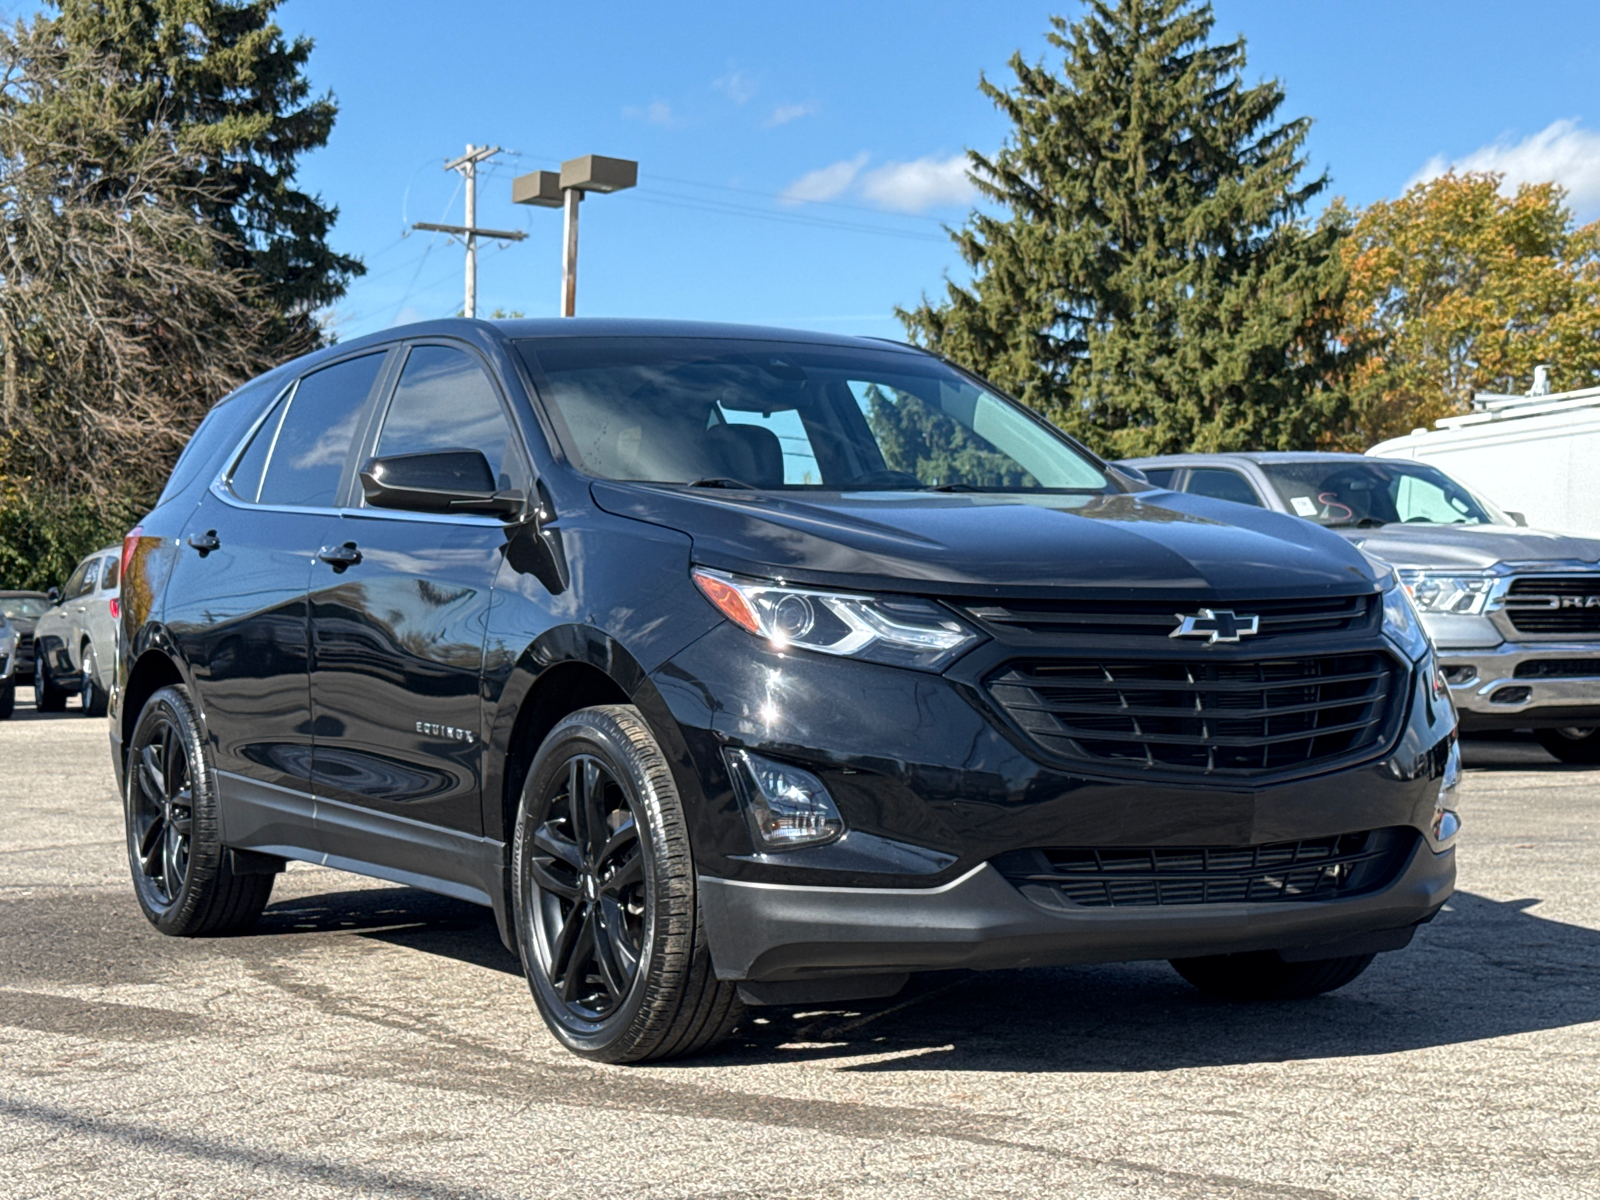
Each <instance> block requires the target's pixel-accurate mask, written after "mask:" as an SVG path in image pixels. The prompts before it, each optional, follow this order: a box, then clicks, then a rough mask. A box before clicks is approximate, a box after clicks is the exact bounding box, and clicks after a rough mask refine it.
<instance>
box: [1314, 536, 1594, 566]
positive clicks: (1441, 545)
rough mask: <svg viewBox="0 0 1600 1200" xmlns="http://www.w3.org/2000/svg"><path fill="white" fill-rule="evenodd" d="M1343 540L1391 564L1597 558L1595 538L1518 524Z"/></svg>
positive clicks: (1516, 562)
mask: <svg viewBox="0 0 1600 1200" xmlns="http://www.w3.org/2000/svg"><path fill="white" fill-rule="evenodd" d="M1340 532H1341V533H1342V534H1343V535H1344V537H1345V538H1347V539H1348V540H1349V541H1351V542H1352V543H1354V544H1355V545H1357V546H1360V547H1361V548H1362V549H1363V550H1365V551H1366V552H1367V553H1368V554H1370V555H1372V556H1373V557H1374V558H1377V559H1381V560H1382V561H1384V562H1386V563H1388V564H1390V565H1391V566H1395V567H1421V568H1428V567H1438V568H1442V569H1445V570H1452V569H1455V570H1480V569H1483V568H1487V567H1493V566H1498V565H1501V564H1504V565H1506V566H1509V567H1518V566H1529V565H1545V564H1549V563H1558V562H1559V563H1575V562H1576V563H1594V562H1596V561H1600V541H1596V540H1595V539H1593V538H1580V537H1568V536H1567V535H1566V534H1561V533H1546V532H1544V531H1543V530H1539V529H1526V528H1523V527H1522V526H1520V525H1471V526H1451V525H1409V526H1408V525H1385V526H1383V527H1382V528H1381V529H1346V530H1341V531H1340Z"/></svg>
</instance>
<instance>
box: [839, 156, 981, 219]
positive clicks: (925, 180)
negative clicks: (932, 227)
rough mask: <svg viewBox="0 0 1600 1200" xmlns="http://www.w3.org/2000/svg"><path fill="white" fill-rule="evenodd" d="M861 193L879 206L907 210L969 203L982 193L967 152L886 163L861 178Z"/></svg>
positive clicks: (922, 210) (919, 210) (912, 211)
mask: <svg viewBox="0 0 1600 1200" xmlns="http://www.w3.org/2000/svg"><path fill="white" fill-rule="evenodd" d="M861 193H862V195H864V196H865V197H866V198H867V199H868V200H870V201H871V202H872V203H873V204H876V205H877V206H878V207H879V208H887V209H889V210H891V211H893V212H904V213H919V212H924V211H926V210H927V209H930V208H937V207H941V206H944V205H952V204H968V203H970V202H971V201H972V200H973V199H974V198H975V197H976V196H977V194H978V193H977V189H976V188H974V187H973V186H972V181H971V180H970V179H968V178H967V156H966V155H965V154H953V155H951V156H950V157H949V158H919V159H916V160H914V161H912V162H900V163H885V164H884V165H883V166H881V167H875V168H874V169H872V170H871V171H868V172H867V173H866V174H865V175H863V176H862V177H861Z"/></svg>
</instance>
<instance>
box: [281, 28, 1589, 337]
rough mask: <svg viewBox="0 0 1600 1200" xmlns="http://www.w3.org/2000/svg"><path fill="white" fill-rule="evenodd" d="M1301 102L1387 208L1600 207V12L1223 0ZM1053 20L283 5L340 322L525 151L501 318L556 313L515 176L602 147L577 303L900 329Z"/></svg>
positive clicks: (428, 286)
mask: <svg viewBox="0 0 1600 1200" xmlns="http://www.w3.org/2000/svg"><path fill="white" fill-rule="evenodd" d="M1215 9H1216V14H1217V30H1216V32H1217V35H1218V36H1219V37H1227V36H1232V35H1233V34H1236V33H1243V34H1244V35H1245V36H1246V37H1247V39H1248V40H1249V55H1250V63H1249V69H1248V73H1249V75H1250V77H1252V78H1258V77H1262V76H1276V77H1277V78H1279V79H1280V80H1282V82H1283V84H1284V85H1285V87H1286V89H1287V92H1288V100H1287V103H1286V105H1285V108H1284V110H1283V112H1284V115H1285V116H1297V115H1308V116H1311V117H1313V118H1314V119H1315V121H1316V124H1315V126H1314V129H1313V132H1312V135H1311V139H1310V155H1311V161H1312V164H1313V168H1314V169H1316V170H1322V169H1326V170H1328V172H1329V173H1330V174H1331V176H1332V178H1333V188H1332V191H1331V193H1330V194H1340V195H1344V196H1347V197H1348V198H1349V199H1350V200H1352V201H1353V202H1356V203H1366V202H1369V201H1372V200H1375V199H1379V198H1382V197H1387V196H1393V195H1396V194H1398V193H1399V192H1400V191H1401V190H1402V189H1403V188H1404V187H1405V186H1406V184H1407V183H1408V182H1410V181H1412V180H1413V179H1415V178H1417V177H1418V176H1419V175H1420V174H1422V173H1424V172H1427V171H1430V170H1431V171H1437V170H1439V169H1441V168H1442V167H1443V166H1444V165H1446V164H1448V163H1451V162H1455V163H1461V164H1464V165H1470V166H1480V167H1482V166H1487V167H1501V168H1503V169H1507V170H1510V171H1512V172H1513V173H1514V174H1523V175H1529V176H1532V177H1550V176H1555V177H1557V178H1560V179H1562V180H1563V181H1565V182H1566V183H1567V184H1568V186H1569V187H1571V188H1572V190H1573V202H1574V206H1575V207H1576V208H1577V209H1578V210H1579V212H1580V215H1583V216H1586V217H1588V218H1591V219H1592V218H1594V217H1597V216H1600V104H1596V103H1595V101H1594V99H1593V98H1594V97H1596V96H1597V95H1600V90H1597V89H1596V87H1595V85H1594V82H1593V76H1594V73H1595V71H1596V69H1597V64H1600V4H1596V3H1595V2H1594V0H1574V2H1562V0H1548V2H1544V3H1540V2H1537V0H1529V2H1525V3H1522V4H1518V5H1507V4H1504V3H1501V2H1495V3H1489V2H1482V0H1453V2H1448V3H1445V2H1433V0H1388V2H1386V3H1377V2H1370V0H1340V2H1339V3H1332V2H1328V0H1292V2H1289V3H1285V2H1284V0H1275V2H1274V0H1217V2H1216V4H1215ZM1052 12H1061V13H1062V14H1063V15H1066V16H1068V17H1069V18H1070V17H1072V16H1074V15H1076V13H1077V12H1078V9H1077V7H1076V5H1073V4H1069V3H1065V2H1058V3H1054V4H1050V3H1033V2H1027V3H1023V2H1012V0H1003V2H1002V0H989V2H988V3H986V4H983V5H976V4H972V3H953V2H945V0H919V2H917V3H899V2H893V3H859V2H858V3H850V4H846V3H835V2H832V0H825V2H823V0H817V2H813V3H810V4H807V5H777V4H752V3H750V2H749V0H745V2H744V3H723V2H721V0H701V3H698V4H695V5H692V6H690V5H659V4H652V5H636V6H624V5H618V4H573V3H570V2H569V3H563V4H551V3H534V4H529V3H525V2H524V3H502V2H499V0H479V2H478V3H475V4H470V5H461V6H441V5H439V4H438V3H436V2H433V3H426V4H425V3H420V2H412V0H384V2H383V3H368V2H364V0H338V2H337V3H334V2H330V0H288V2H287V3H285V4H284V5H283V7H282V8H281V9H280V11H279V20H280V23H281V24H282V25H283V26H284V28H285V30H286V31H288V32H290V33H305V34H308V35H310V36H312V37H313V38H315V39H316V42H317V49H316V51H315V53H314V54H313V56H312V59H311V64H310V74H311V78H312V82H313V84H314V85H315V86H316V87H317V88H318V89H323V88H331V89H332V90H333V92H334V93H335V95H336V97H337V99H338V101H339V104H340V107H341V113H340V117H339V123H338V126H337V128H336V129H335V131H334V134H333V138H332V140H331V141H330V143H329V145H328V147H327V148H326V149H325V150H322V151H319V152H317V153H315V154H313V155H311V156H309V157H308V158H306V159H305V160H304V163H303V167H302V171H301V180H302V183H303V185H304V186H307V187H308V188H309V189H311V190H314V191H317V192H320V193H321V194H322V195H323V197H324V198H325V199H326V200H327V201H329V202H331V203H334V204H337V205H338V206H339V208H340V211H341V215H340V219H339V223H338V225H337V227H336V229H335V231H334V241H335V244H336V245H337V246H338V248H339V249H341V250H343V251H346V252H350V253H355V254H358V255H360V256H362V257H363V258H364V259H365V260H366V262H367V265H368V270H369V274H368V276H367V277H366V278H365V279H362V280H358V281H357V282H356V283H355V284H354V285H353V286H352V288H351V290H350V294H349V296H348V298H347V299H346V300H345V301H344V302H343V303H341V304H340V305H339V306H338V308H337V310H336V311H335V313H334V314H333V316H334V326H335V328H336V330H337V331H338V333H339V335H340V336H341V337H347V338H348V337H353V336H356V335H359V334H362V333H367V332H370V331H372V330H375V329H381V328H384V327H386V326H388V325H391V324H394V323H396V322H403V321H407V320H415V319H420V318H423V317H434V316H444V315H449V314H451V313H453V312H455V311H456V310H457V309H459V308H460V306H461V295H462V280H461V276H462V251H461V248H460V247H459V246H458V245H454V244H451V243H450V242H449V241H448V239H446V238H444V237H441V236H438V235H430V234H425V233H412V234H410V235H408V236H405V237H402V236H401V235H402V233H403V231H404V230H405V228H406V226H407V224H408V223H409V222H413V221H419V220H420V221H439V222H446V223H458V222H459V221H460V220H461V197H460V195H459V192H458V190H457V184H458V177H457V176H456V175H455V174H454V173H448V174H447V173H446V172H445V171H443V170H442V166H443V163H444V161H445V160H446V159H447V158H450V157H454V156H456V155H459V154H460V153H461V152H462V151H463V149H464V148H465V145H466V143H468V142H474V143H478V144H484V143H490V144H498V145H501V146H504V147H505V148H506V149H507V151H508V152H514V153H507V154H506V155H504V156H502V158H501V159H500V160H499V161H498V162H497V163H496V164H495V165H494V166H493V167H492V168H490V169H489V170H487V171H486V172H485V173H484V174H483V175H482V176H480V183H479V209H478V221H479V224H480V225H483V226H488V227H496V228H505V229H523V230H526V231H527V232H528V234H529V237H528V239H527V240H526V241H524V242H521V243H518V244H515V245H512V246H509V247H507V248H505V249H498V248H491V249H487V250H485V251H482V252H481V253H480V274H479V305H480V309H479V311H480V313H487V312H488V311H490V310H492V309H494V308H495V307H497V306H499V307H504V308H507V309H520V310H523V311H525V312H526V313H527V314H528V315H529V316H546V315H554V314H555V311H556V304H557V298H558V296H557V293H558V282H559V269H560V257H559V256H560V226H561V218H560V214H559V212H557V211H555V210H548V209H535V208H523V207H517V206H514V205H512V204H511V203H510V191H511V178H512V176H513V175H515V174H520V173H521V172H524V171H531V170H535V169H539V168H551V167H555V166H556V165H557V164H558V163H559V161H560V160H561V159H564V158H569V157H575V156H577V155H580V154H587V153H596V154H609V155H616V156H619V157H626V158H635V159H637V160H638V161H639V162H640V186H639V188H638V189H637V190H636V191H632V192H625V193H619V194H617V195H613V196H603V197H592V198H591V199H590V200H588V201H587V202H585V204H584V208H583V224H582V232H583V237H582V240H581V271H580V277H579V278H580V286H579V293H578V311H579V314H580V315H588V316H615V315H632V316H673V317H697V318H706V319H713V320H732V321H747V322H753V323H762V324H777V325H791V326H800V327H808V328H818V329H826V330H832V331H838V332H849V333H861V334H875V335H888V336H894V335H896V334H897V333H898V332H899V325H898V323H897V322H896V321H895V320H894V319H893V316H892V310H893V307H894V306H895V305H896V304H911V303H914V302H915V301H916V300H917V299H918V297H919V296H920V295H922V294H923V293H924V292H938V291H940V290H941V289H942V279H943V277H944V275H945V274H946V273H947V272H949V273H953V274H956V275H957V276H959V274H960V263H959V260H958V259H957V258H956V255H955V253H954V249H953V247H951V245H950V244H949V242H948V240H947V239H946V237H945V236H944V234H943V232H942V229H941V226H942V225H943V224H946V223H950V224H958V223H959V222H960V220H961V218H962V216H963V215H964V214H965V212H966V211H967V210H968V208H969V205H970V201H969V200H968V199H967V198H966V189H965V186H964V185H963V183H962V180H961V175H960V170H959V165H958V164H955V165H953V160H954V159H955V158H956V156H958V155H960V154H961V152H962V151H963V150H964V149H965V148H967V147H973V148H977V149H980V150H992V149H993V148H995V147H996V146H998V145H999V143H1000V142H1001V140H1002V139H1003V138H1004V137H1005V135H1006V125H1005V122H1004V121H1003V119H1002V118H1001V117H1000V115H999V114H998V113H997V112H996V111H995V110H994V108H993V107H992V106H991V105H990V104H989V102H988V101H987V100H985V99H984V98H983V97H982V96H981V95H980V94H979V93H978V91H977V87H976V85H977V81H978V77H979V73H980V72H986V73H987V74H988V75H989V77H990V78H991V79H993V80H996V81H1005V80H1007V79H1009V76H1010V73H1009V70H1008V69H1007V66H1006V63H1007V60H1008V58H1009V57H1010V55H1011V54H1012V53H1013V52H1014V51H1017V50H1021V51H1022V53H1023V54H1024V56H1025V57H1027V58H1029V59H1039V58H1041V57H1047V51H1048V49H1049V48H1048V47H1047V46H1046V44H1045V41H1044V33H1045V31H1046V29H1047V27H1048V17H1049V15H1050V13H1052Z"/></svg>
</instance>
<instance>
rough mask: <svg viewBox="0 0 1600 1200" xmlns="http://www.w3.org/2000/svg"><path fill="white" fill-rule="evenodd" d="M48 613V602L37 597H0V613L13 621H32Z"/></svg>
mask: <svg viewBox="0 0 1600 1200" xmlns="http://www.w3.org/2000/svg"><path fill="white" fill-rule="evenodd" d="M49 611H50V601H48V600H44V599H41V598H40V597H38V596H0V613H4V614H5V615H6V616H7V617H9V618H11V619H12V620H15V619H17V618H19V617H20V618H22V619H23V620H32V619H33V618H34V617H42V616H44V614H45V613H47V612H49Z"/></svg>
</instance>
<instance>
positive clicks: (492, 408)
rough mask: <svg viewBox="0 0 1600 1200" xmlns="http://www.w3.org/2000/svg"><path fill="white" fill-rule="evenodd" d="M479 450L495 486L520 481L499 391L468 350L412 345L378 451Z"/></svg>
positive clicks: (383, 453) (386, 453) (509, 485)
mask: <svg viewBox="0 0 1600 1200" xmlns="http://www.w3.org/2000/svg"><path fill="white" fill-rule="evenodd" d="M437 450H478V451H480V452H482V454H483V456H484V458H486V459H488V460H489V470H490V471H491V472H493V474H494V477H495V480H496V484H497V486H498V487H500V488H502V489H505V488H512V487H519V486H521V485H522V483H523V480H522V475H523V471H522V468H521V466H520V465H519V464H520V461H521V460H520V459H519V457H518V455H517V453H516V450H515V449H514V448H513V443H512V436H511V428H510V426H509V425H508V424H507V423H506V417H505V412H504V410H503V409H502V408H501V407H500V397H499V394H498V393H497V392H496V390H495V386H494V384H493V383H492V382H490V379H489V376H488V375H487V374H486V373H485V372H484V370H483V368H482V366H480V365H479V364H478V362H477V360H476V359H475V358H473V356H472V355H470V354H468V353H467V352H466V351H464V350H457V349H454V348H453V347H450V346H413V347H412V349H411V352H410V354H408V355H407V356H406V365H405V370H403V371H402V372H401V373H400V382H399V384H398V385H396V387H395V390H394V399H393V400H391V401H390V402H389V411H388V413H387V415H386V416H385V417H384V419H383V432H382V433H381V434H379V436H378V446H377V455H378V457H380V458H383V457H387V456H389V455H394V454H424V453H427V452H429V451H437Z"/></svg>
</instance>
